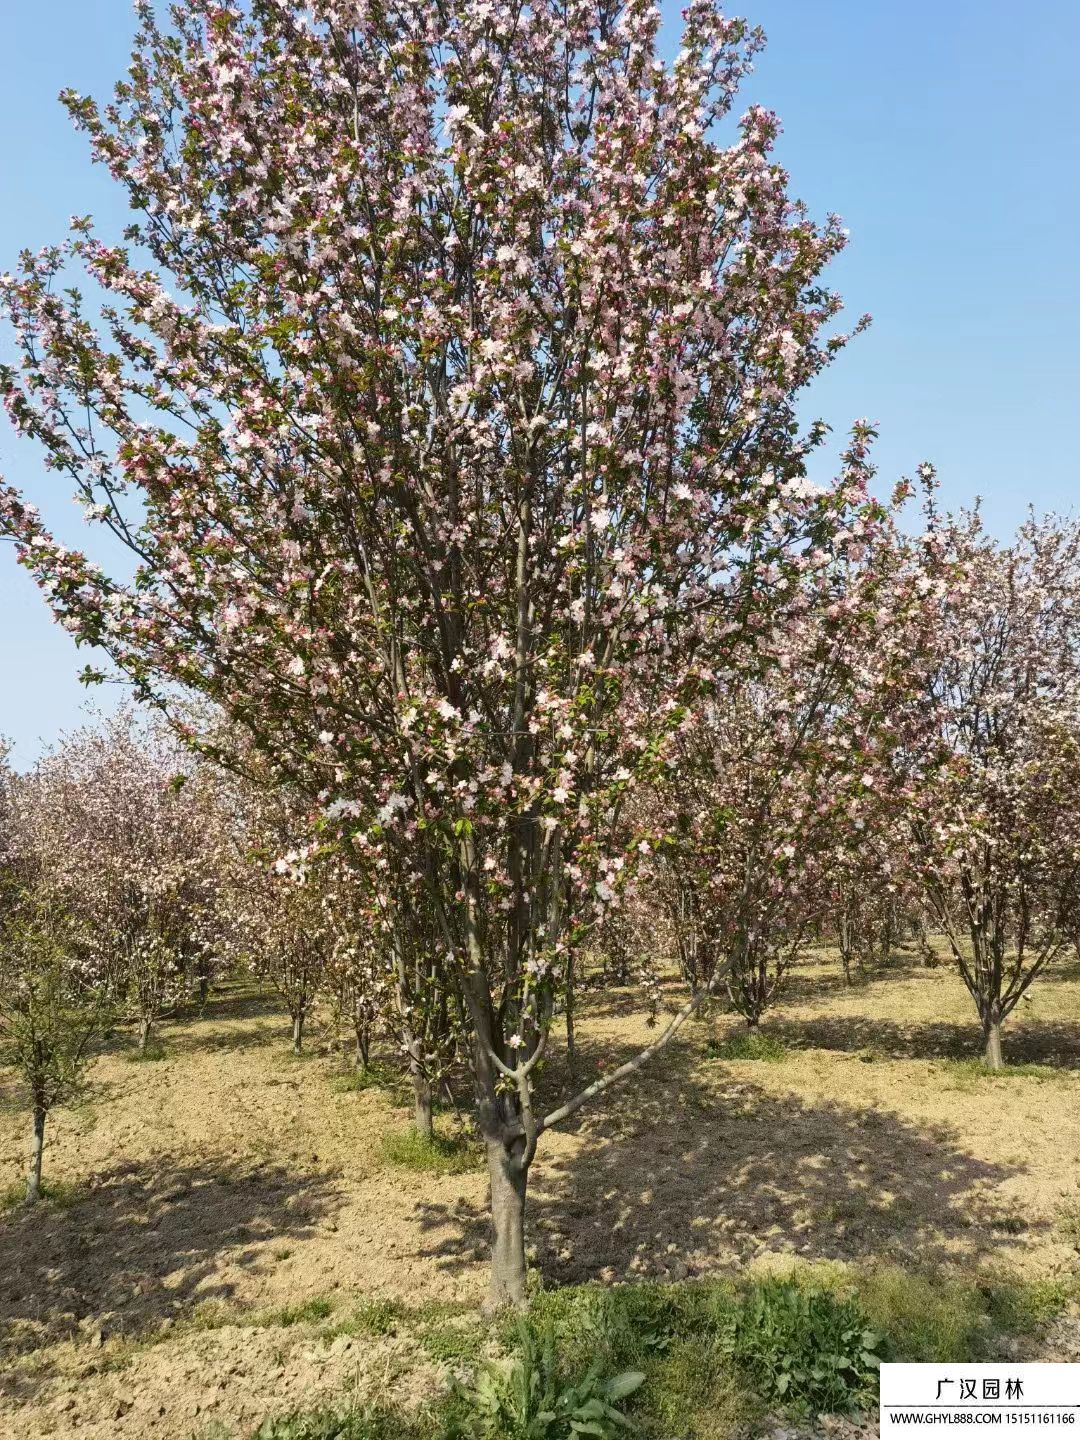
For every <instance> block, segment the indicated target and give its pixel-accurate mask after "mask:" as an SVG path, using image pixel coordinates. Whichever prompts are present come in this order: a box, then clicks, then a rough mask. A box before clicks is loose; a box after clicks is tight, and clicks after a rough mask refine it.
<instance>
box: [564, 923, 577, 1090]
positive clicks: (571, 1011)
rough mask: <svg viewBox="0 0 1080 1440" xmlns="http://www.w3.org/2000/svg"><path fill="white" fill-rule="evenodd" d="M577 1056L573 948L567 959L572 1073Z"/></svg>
mask: <svg viewBox="0 0 1080 1440" xmlns="http://www.w3.org/2000/svg"><path fill="white" fill-rule="evenodd" d="M576 1058H577V1041H576V1040H575V1038H574V952H573V951H572V950H571V952H570V954H569V956H568V957H567V961H566V1059H567V1061H568V1063H569V1065H570V1073H571V1074H573V1073H574V1061H575V1059H576Z"/></svg>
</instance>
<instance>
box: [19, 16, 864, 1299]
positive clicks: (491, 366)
mask: <svg viewBox="0 0 1080 1440" xmlns="http://www.w3.org/2000/svg"><path fill="white" fill-rule="evenodd" d="M138 11H139V16H140V21H139V32H138V37H137V41H136V46H135V53H134V57H133V62H132V66H131V69H130V78H129V79H128V80H125V81H124V82H123V83H122V84H121V85H120V86H118V88H117V91H116V98H115V100H114V102H113V103H112V104H110V105H108V106H107V107H105V108H99V107H98V105H97V104H95V103H94V102H93V101H92V100H89V99H85V98H83V97H81V96H78V95H75V94H68V95H67V96H66V103H67V105H68V107H69V109H70V111H71V113H72V115H73V117H74V119H75V122H76V123H77V124H78V125H79V126H80V127H82V128H83V129H84V130H86V131H87V132H88V133H89V136H90V142H91V146H92V149H93V153H94V155H95V158H96V159H98V160H99V161H101V162H103V163H104V164H105V165H107V166H108V168H109V170H110V172H111V173H112V174H113V176H114V177H115V178H116V179H117V181H118V182H119V183H120V184H121V185H122V186H123V187H125V189H126V191H127V194H128V197H129V199H130V201H131V203H132V206H133V207H134V210H135V211H136V212H137V213H138V216H139V218H138V219H137V220H136V222H135V223H133V225H132V226H131V228H130V230H129V231H128V232H127V235H126V237H125V243H124V244H123V245H117V244H110V243H106V242H105V241H104V240H102V239H99V238H98V236H97V234H96V233H95V231H94V228H93V225H92V223H91V221H90V220H89V219H88V218H85V217H82V218H76V219H75V221H74V224H73V233H72V235H71V237H70V238H69V240H68V241H67V242H66V243H64V244H62V245H59V246H57V247H55V248H50V249H46V250H44V251H42V252H39V253H37V254H26V255H24V257H23V260H22V264H21V268H20V270H19V273H18V274H17V275H15V276H10V277H7V278H6V279H5V280H4V294H5V297H6V309H7V312H8V315H9V317H10V319H11V321H12V323H13V325H14V327H15V332H16V336H17V340H18V343H19V346H20V349H21V356H22V364H21V366H20V367H11V368H10V369H8V370H6V371H5V372H4V375H3V385H4V388H5V391H6V400H7V406H8V410H9V413H10V415H11V417H12V419H13V421H14V423H15V425H16V427H17V428H18V429H19V430H20V431H21V432H23V433H24V434H26V435H29V436H32V437H34V438H36V440H37V441H39V442H40V443H41V444H42V445H43V446H44V448H45V450H46V452H47V456H48V461H49V464H50V465H51V466H52V467H53V468H54V469H55V470H57V471H61V472H64V473H66V474H67V475H68V476H69V477H70V478H71V479H72V480H73V481H74V484H75V487H76V490H77V493H78V496H79V498H80V499H81V501H82V502H83V503H84V505H85V508H86V513H87V515H88V517H89V519H90V520H91V522H92V523H95V524H99V525H101V526H103V527H104V528H105V529H106V530H108V531H110V532H111V533H112V535H113V536H114V537H118V538H119V539H120V540H121V541H123V542H124V543H125V544H127V545H128V546H129V547H130V549H131V551H132V552H133V555H134V561H135V566H136V574H135V578H134V580H133V581H132V582H129V581H128V580H127V578H126V577H125V576H124V575H123V574H121V573H118V572H112V573H107V572H106V571H105V570H104V569H103V568H102V567H101V565H100V563H98V562H97V561H96V560H95V559H94V558H93V557H92V556H91V555H89V554H86V553H83V552H81V551H78V552H76V551H72V550H70V549H68V548H65V547H64V546H62V545H60V544H59V543H58V542H57V541H56V540H55V539H54V538H53V536H52V535H51V534H50V532H49V531H48V530H47V529H46V528H45V526H44V524H43V522H42V520H41V518H40V515H39V514H38V512H37V511H36V509H35V508H34V507H33V506H32V505H31V504H30V503H29V501H28V499H27V498H25V497H24V496H23V495H21V494H20V493H18V491H17V490H16V489H14V488H8V489H5V490H3V491H2V492H0V495H2V498H0V529H2V531H3V532H4V533H6V534H8V535H9V536H11V537H13V538H14V539H15V540H16V542H17V545H18V550H19V555H20V558H21V559H22V561H23V562H24V563H25V564H26V565H27V566H28V567H29V568H30V569H31V571H32V572H33V573H34V574H35V576H36V577H37V578H38V580H39V581H40V582H41V584H42V586H43V587H44V589H45V591H46V593H47V596H48V598H49V601H50V603H51V604H52V606H53V608H54V611H55V613H56V614H57V615H58V616H59V618H60V620H61V622H62V623H63V624H64V625H65V626H66V627H67V628H68V629H69V630H70V631H71V632H72V633H73V634H74V635H75V636H76V637H77V639H78V640H79V641H80V642H81V643H84V644H88V645H96V646H98V647H100V648H101V649H102V650H104V651H105V652H106V653H107V654H108V656H109V657H111V661H112V663H113V664H114V666H115V667H117V668H118V669H119V671H121V672H122V673H123V674H125V675H126V676H127V677H128V678H129V679H130V680H131V681H132V682H133V684H134V687H135V689H136V691H137V692H138V693H139V694H140V695H141V696H142V697H144V698H147V699H151V700H153V701H154V702H155V703H156V704H158V705H159V706H161V707H163V708H166V709H168V708H169V707H170V704H171V700H172V697H173V696H174V695H175V694H176V693H178V692H179V691H180V690H183V689H186V690H188V691H196V692H198V693H199V694H200V695H202V696H204V697H206V698H207V699H208V700H209V701H210V702H212V703H213V704H214V705H216V706H217V707H218V708H219V709H220V711H221V712H222V713H223V714H224V716H225V717H226V718H227V720H228V722H229V724H230V725H231V726H232V727H234V729H235V732H236V733H238V734H241V733H242V734H244V735H245V736H246V740H245V743H247V744H250V745H253V746H254V747H256V748H257V749H258V751H259V752H260V754H261V755H262V756H264V758H265V763H266V766H267V768H268V771H269V773H270V775H271V776H272V777H273V778H274V779H275V780H276V781H277V782H279V783H280V784H282V785H287V786H290V787H292V789H293V790H294V791H295V793H297V794H299V795H303V796H305V797H310V800H311V802H312V804H313V805H317V806H319V807H320V809H321V815H322V819H321V821H320V822H319V825H320V830H319V835H318V844H320V845H332V844H336V845H339V846H340V847H341V848H342V850H343V852H344V853H347V854H348V855H349V857H350V861H351V862H352V863H355V864H356V865H357V866H358V867H360V868H361V869H362V870H363V871H364V872H365V873H366V874H367V875H368V876H369V877H370V883H371V893H373V895H374V897H375V907H376V913H377V915H378V916H379V917H380V918H381V920H382V921H383V923H385V924H386V926H387V927H388V935H389V937H390V939H391V941H392V942H393V943H395V944H398V945H400V946H401V947H403V950H404V953H405V955H406V957H407V964H409V965H411V964H413V963H414V957H423V963H424V964H425V965H426V967H427V969H426V973H427V974H428V975H429V976H430V977H431V985H432V986H433V987H435V988H436V989H437V990H439V991H440V992H442V993H443V995H444V996H445V997H446V999H447V1002H448V1003H449V1000H450V998H451V995H450V992H451V991H452V992H453V994H454V995H456V996H458V997H460V999H461V1002H462V1005H463V1008H464V1013H465V1015H466V1016H467V1021H468V1025H469V1029H470V1033H471V1064H472V1073H473V1079H474V1082H475V1089H476V1102H477V1117H478V1123H479V1127H480V1131H481V1133H482V1135H483V1138H484V1141H485V1144H486V1147H487V1154H488V1162H489V1172H490V1178H491V1194H492V1214H493V1225H494V1264H493V1274H492V1291H491V1298H492V1302H493V1303H503V1302H507V1301H510V1302H513V1303H520V1301H521V1299H522V1297H523V1294H524V1285H525V1257H524V1238H523V1236H524V1231H523V1225H524V1212H525V1198H526V1187H527V1179H528V1173H529V1166H530V1164H531V1161H532V1158H533V1155H534V1153H535V1149H536V1144H537V1141H538V1139H539V1137H540V1135H541V1133H542V1131H543V1130H544V1129H545V1128H546V1127H547V1126H549V1125H552V1124H555V1123H557V1122H558V1121H560V1120H562V1119H564V1118H566V1116H568V1115H569V1114H571V1113H573V1112H574V1111H575V1110H576V1108H577V1107H578V1106H579V1105H581V1104H583V1103H585V1102H586V1101H587V1100H589V1099H591V1098H593V1097H594V1096H596V1095H597V1094H599V1093H601V1091H603V1090H605V1089H606V1088H607V1087H608V1085H609V1084H611V1083H614V1081H615V1080H616V1079H618V1078H621V1076H622V1075H623V1074H625V1073H626V1067H620V1068H619V1069H618V1070H615V1071H613V1072H611V1074H610V1075H609V1076H605V1077H602V1078H601V1079H600V1080H598V1081H595V1082H594V1083H593V1084H592V1085H590V1086H588V1087H586V1089H585V1090H584V1091H581V1092H579V1093H578V1094H577V1095H574V1096H572V1097H570V1098H568V1099H567V1100H566V1102H565V1103H563V1104H561V1105H559V1106H557V1107H556V1108H555V1109H554V1110H553V1111H551V1112H549V1113H548V1114H547V1115H546V1116H545V1115H542V1114H540V1113H539V1111H538V1110H537V1108H536V1106H535V1105H534V1098H535V1097H534V1082H535V1078H536V1074H537V1071H538V1067H539V1066H540V1064H541V1063H542V1060H543V1056H544V1051H545V1046H546V1041H547V1035H548V1033H549V1030H550V1027H551V1024H552V1017H553V1014H554V1009H555V1002H556V998H557V996H558V994H559V992H560V989H561V987H562V985H563V983H564V977H565V964H566V957H567V955H568V953H571V948H570V947H572V945H573V943H574V941H575V938H576V937H578V936H580V935H581V934H582V933H583V932H584V931H585V929H586V928H587V927H588V926H590V925H591V924H593V923H595V922H596V921H597V919H598V918H599V917H600V916H601V915H602V913H603V911H604V910H605V908H608V907H610V906H612V905H616V904H617V903H618V901H619V897H620V893H621V891H622V889H623V887H624V886H625V884H626V883H627V881H628V877H630V875H631V872H632V870H633V867H634V865H635V864H636V863H637V861H638V859H640V857H641V854H642V847H644V848H645V849H648V847H649V841H648V839H647V837H643V836H640V835H638V834H635V833H633V832H632V830H631V828H630V827H629V826H627V825H626V824H624V823H623V822H624V817H625V815H626V814H627V801H628V800H629V798H630V797H631V795H632V792H633V791H634V789H635V787H637V786H638V785H639V784H640V783H641V781H642V779H643V778H644V777H645V776H646V775H651V773H652V771H653V769H654V767H655V759H656V753H657V747H658V746H659V745H662V743H663V741H664V738H665V737H666V735H667V734H668V733H669V731H670V730H671V728H672V727H673V726H674V725H676V724H677V722H678V717H679V713H680V706H681V705H682V704H683V703H684V700H685V699H686V698H687V696H688V695H689V696H692V695H694V694H696V693H697V690H698V687H699V684H700V682H699V680H698V679H697V678H695V676H696V672H695V664H696V651H697V648H698V644H699V641H700V638H701V635H702V633H703V631H704V630H705V629H706V628H707V629H708V632H709V634H710V635H711V636H712V637H713V642H712V646H711V649H712V652H713V653H712V654H711V657H710V664H711V665H714V666H716V667H726V668H727V669H729V670H735V671H736V672H737V671H738V669H739V666H740V664H741V663H742V662H741V660H740V659H739V657H740V656H743V655H745V656H747V657H749V661H748V663H750V664H751V666H752V665H753V664H754V663H755V662H754V661H753V654H754V648H755V645H756V642H757V639H758V637H759V636H761V635H763V634H766V633H767V632H768V629H769V626H770V619H769V616H770V614H771V611H772V608H773V607H774V605H776V604H777V603H781V602H782V601H783V597H784V595H785V593H786V592H787V591H788V590H790V589H791V588H792V587H793V586H794V585H796V583H797V581H798V578H799V576H800V575H802V574H803V573H804V572H805V570H806V569H808V568H809V569H813V568H814V567H815V566H816V565H819V564H821V563H823V557H827V556H828V554H829V553H830V549H831V547H832V543H833V538H834V536H835V535H836V533H837V532H838V531H842V530H844V529H846V525H847V521H848V520H849V519H850V518H851V512H852V510H853V509H858V507H859V506H860V505H861V504H862V503H863V496H862V493H861V485H862V482H861V479H859V477H857V476H856V477H851V476H845V477H844V478H842V479H841V481H840V482H839V483H837V484H836V485H832V486H828V487H824V488H822V489H818V488H816V487H814V486H812V485H809V484H808V482H807V479H806V456H807V452H808V450H809V449H810V448H811V447H812V446H813V444H814V443H815V442H816V441H817V440H818V439H819V438H820V436H821V434H822V433H823V427H820V426H814V427H811V429H810V430H809V432H807V433H806V434H800V432H799V430H798V426H797V423H796V414H795V398H796V396H797V395H798V393H799V392H800V391H801V390H802V389H803V387H804V386H806V385H807V384H808V382H810V381H811V380H812V379H813V377H814V376H815V375H816V374H817V373H818V372H819V371H820V370H821V369H822V367H823V366H824V365H825V364H827V362H828V360H829V359H830V357H831V356H832V355H833V354H834V353H835V352H836V351H837V350H838V349H839V348H840V347H841V346H842V345H843V344H844V342H845V339H846V338H847V337H846V336H845V335H843V334H840V333H833V331H832V321H833V320H834V318H835V316H836V315H837V313H838V310H839V300H838V298H837V297H836V296H835V294H833V293H832V292H831V291H830V290H829V289H828V288H827V287H826V286H825V285H824V284H823V283H822V279H821V276H822V271H823V269H824V267H825V266H826V265H827V264H828V262H829V261H830V260H831V259H832V258H833V257H834V256H835V255H836V254H837V252H838V251H839V250H840V249H841V248H842V246H843V244H844V232H843V230H842V228H841V226H840V223H839V221H838V220H837V219H835V217H833V218H829V219H828V220H827V221H826V222H825V223H824V224H820V225H819V224H817V223H815V222H814V221H813V220H812V219H811V217H810V216H809V215H808V214H807V213H806V211H805V209H804V208H803V207H802V206H800V205H799V204H797V203H796V202H794V201H793V200H792V198H791V196H790V194H789V191H788V177H787V176H786V174H785V172H784V171H783V169H782V168H781V167H780V166H779V165H778V164H777V163H776V161H775V159H774V157H773V155H772V153H771V151H772V147H773V142H774V139H775V136H776V133H777V129H778V125H777V121H776V119H775V117H774V116H773V115H772V114H771V113H769V112H768V111H766V110H764V109H761V108H760V107H757V106H751V107H750V108H749V109H748V110H746V112H745V113H744V114H743V116H742V118H741V119H738V120H736V119H735V118H734V116H733V114H732V106H733V103H734V98H735V95H736V91H737V88H738V86H739V83H740V81H741V80H742V78H743V77H744V75H745V73H746V71H747V69H748V67H749V64H750V61H751V59H752V57H753V55H754V52H755V51H756V50H757V49H758V47H759V45H760V36H759V35H758V34H757V33H755V32H752V31H750V30H749V29H748V27H747V26H746V24H745V23H744V22H743V21H741V20H738V19H733V18H729V17H726V16H725V15H723V14H722V13H721V11H720V8H719V5H718V4H717V3H716V0H692V3H691V4H690V5H689V6H688V8H687V10H686V12H685V15H684V20H683V36H682V45H681V48H680V49H679V51H678V53H677V55H676V56H675V58H674V59H673V60H672V61H670V62H665V61H664V60H663V59H662V58H661V46H660V43H659V38H658V31H659V24H660V17H659V13H658V11H657V10H656V9H654V8H653V7H652V6H651V5H649V4H646V3H644V0H570V3H568V4H567V3H563V0H559V3H553V0H536V3H534V4H531V5H529V6H527V7H526V6H521V5H518V4H516V3H513V0H509V3H508V0H496V3H492V4H487V3H485V4H482V5H481V4H475V3H471V0H468V3H466V0H451V3H449V4H446V5H438V6H433V5H430V4H428V3H421V0H390V3H389V4H387V5H381V6H377V7H369V8H363V7H357V6H356V5H355V4H354V3H351V0H349V3H346V0H315V3H314V4H313V5H310V4H307V5H304V6H301V5H300V4H299V3H296V0H249V3H240V4H235V5H223V4H221V3H219V0H180V3H178V4H176V5H174V6H173V7H172V9H171V16H172V18H171V20H170V22H169V23H168V25H165V24H159V23H158V22H157V20H156V19H155V17H154V15H153V13H152V10H151V7H150V5H149V4H148V3H147V0H140V4H139V6H138ZM79 265H82V266H84V267H85V268H86V269H87V270H88V271H89V273H90V276H91V278H92V281H93V283H94V285H95V286H96V287H98V288H99V289H100V290H103V291H104V292H106V297H107V300H106V304H105V306H104V308H103V310H102V312H101V315H100V318H99V319H98V320H91V318H90V316H89V314H88V306H87V304H86V302H84V300H83V299H82V297H81V295H80V294H79V292H78V291H77V290H75V289H74V288H73V287H70V286H67V285H66V283H65V282H66V279H67V276H68V272H69V271H70V270H71V269H73V268H75V267H76V266H79ZM720 637H722V638H723V645H719V639H720ZM718 649H719V650H721V651H722V652H723V653H722V654H719V655H718V654H716V653H715V652H716V651H717V650H718ZM220 758H221V759H223V760H225V761H228V760H229V759H230V757H229V756H228V755H227V754H224V753H223V754H221V756H220ZM433 937H434V943H433ZM416 963H420V960H419V959H417V961H416ZM717 975H719V972H717ZM437 998H438V997H436V999H437ZM699 999H700V996H691V997H690V999H689V1000H688V1002H687V1003H688V1005H690V1006H693V1005H694V1004H696V1003H698V1000H699ZM436 1008H438V1006H437V1005H436ZM683 1015H684V1012H683V1011H680V1012H678V1013H677V1015H676V1016H675V1018H674V1020H673V1022H672V1025H671V1026H670V1027H669V1028H668V1029H667V1030H665V1031H664V1032H663V1034H662V1035H661V1037H660V1038H659V1040H658V1042H657V1043H662V1042H663V1041H664V1039H665V1038H666V1037H667V1036H669V1035H670V1034H671V1033H674V1028H677V1026H678V1024H680V1023H682V1019H681V1017H683ZM654 1048H655V1047H653V1046H650V1047H648V1049H647V1050H645V1051H643V1052H642V1055H641V1056H639V1057H638V1060H637V1061H635V1062H632V1063H633V1064H637V1063H642V1062H643V1061H644V1060H645V1059H647V1057H648V1055H649V1054H651V1053H652V1050H653V1049H654Z"/></svg>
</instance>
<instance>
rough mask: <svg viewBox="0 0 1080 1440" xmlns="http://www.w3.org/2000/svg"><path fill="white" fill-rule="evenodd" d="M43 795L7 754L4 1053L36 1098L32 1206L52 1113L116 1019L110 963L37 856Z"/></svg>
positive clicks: (1, 819)
mask: <svg viewBox="0 0 1080 1440" xmlns="http://www.w3.org/2000/svg"><path fill="white" fill-rule="evenodd" d="M41 798H42V797H41V793H40V790H39V787H38V786H37V784H36V783H35V779H34V777H33V776H31V777H29V778H26V777H21V776H15V775H13V774H11V773H10V772H9V771H6V769H5V768H4V765H3V756H2V754H0V1042H2V1050H0V1058H2V1059H4V1060H5V1061H7V1062H8V1063H10V1064H11V1065H12V1066H13V1067H14V1068H15V1070H16V1071H17V1073H18V1074H19V1076H20V1077H21V1079H22V1081H23V1084H24V1086H25V1088H26V1091H27V1093H28V1095H29V1099H30V1108H31V1113H32V1119H33V1127H32V1139H31V1150H30V1167H29V1172H28V1175H27V1182H26V1203H27V1204H28V1205H32V1204H34V1203H36V1201H38V1200H39V1199H40V1198H41V1193H42V1191H41V1183H42V1182H41V1168H42V1158H43V1152H44V1145H45V1126H46V1122H47V1120H48V1116H49V1112H50V1111H51V1110H52V1109H53V1107H54V1106H56V1105H59V1104H62V1103H63V1102H64V1101H66V1100H69V1099H71V1097H72V1096H73V1095H74V1094H76V1093H77V1091H78V1090H79V1088H80V1086H81V1084H82V1082H83V1079H84V1075H85V1070H86V1066H87V1063H88V1061H89V1059H90V1047H91V1045H92V1043H93V1041H94V1040H95V1038H96V1037H97V1036H98V1035H100V1033H101V1032H102V1030H103V1029H104V1028H105V1027H106V1026H107V1024H108V1022H109V1018H110V1003H109V1002H110V986H109V973H108V970H107V968H106V967H104V966H103V965H102V964H101V962H100V956H96V955H95V954H94V951H93V948H92V947H91V946H88V945H87V944H86V943H85V936H84V935H83V934H82V933H81V932H80V928H79V926H78V924H77V923H76V922H75V921H74V919H73V917H72V916H71V914H70V913H69V912H68V910H67V909H66V908H65V907H64V905H63V902H62V900H61V899H60V897H59V896H58V895H57V893H56V891H55V889H54V888H53V887H52V886H51V884H50V877H49V875H48V872H47V871H45V870H44V869H43V867H42V865H41V863H40V857H39V855H38V853H37V847H36V844H35V840H36V835H37V813H36V811H37V807H38V805H39V804H40V801H41Z"/></svg>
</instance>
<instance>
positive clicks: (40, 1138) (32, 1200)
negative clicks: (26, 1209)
mask: <svg viewBox="0 0 1080 1440" xmlns="http://www.w3.org/2000/svg"><path fill="white" fill-rule="evenodd" d="M46 1113H47V1112H46V1110H45V1107H44V1106H43V1105H35V1106H34V1130H33V1138H32V1140H31V1144H30V1173H29V1175H28V1176H27V1177H26V1203H27V1205H36V1204H37V1202H38V1201H39V1200H40V1199H41V1157H42V1152H43V1150H44V1148H45V1115H46Z"/></svg>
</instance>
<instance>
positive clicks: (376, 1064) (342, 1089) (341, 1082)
mask: <svg viewBox="0 0 1080 1440" xmlns="http://www.w3.org/2000/svg"><path fill="white" fill-rule="evenodd" d="M333 1089H334V1090H336V1091H337V1092H338V1094H339V1095H353V1094H360V1093H363V1091H365V1090H383V1091H385V1092H387V1093H388V1094H391V1095H394V1096H395V1097H398V1096H403V1095H404V1093H405V1090H406V1085H405V1077H404V1076H403V1075H402V1073H401V1071H400V1070H395V1069H394V1067H393V1066H392V1065H387V1064H385V1063H384V1062H383V1061H382V1060H373V1061H372V1062H371V1064H370V1065H369V1066H368V1067H367V1069H366V1070H348V1071H346V1073H345V1074H343V1075H338V1076H335V1078H334V1081H333Z"/></svg>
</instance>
